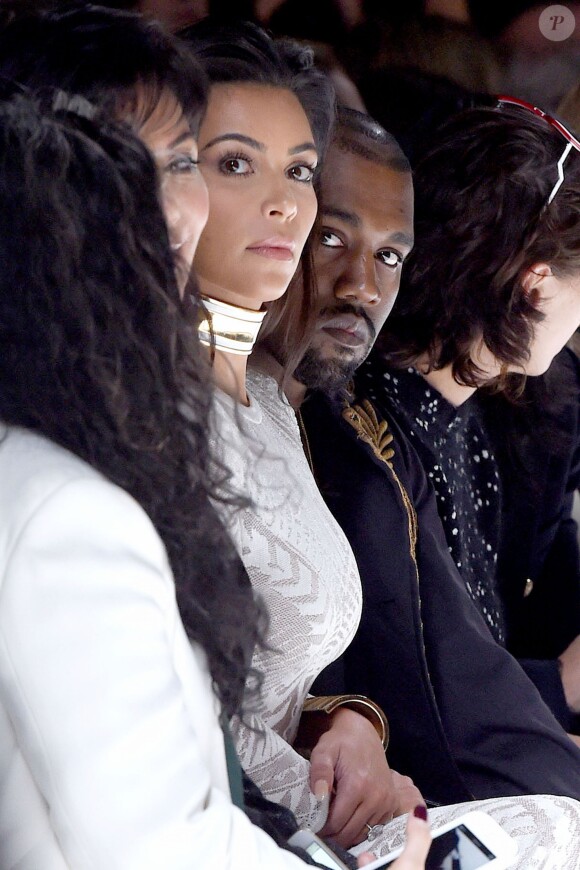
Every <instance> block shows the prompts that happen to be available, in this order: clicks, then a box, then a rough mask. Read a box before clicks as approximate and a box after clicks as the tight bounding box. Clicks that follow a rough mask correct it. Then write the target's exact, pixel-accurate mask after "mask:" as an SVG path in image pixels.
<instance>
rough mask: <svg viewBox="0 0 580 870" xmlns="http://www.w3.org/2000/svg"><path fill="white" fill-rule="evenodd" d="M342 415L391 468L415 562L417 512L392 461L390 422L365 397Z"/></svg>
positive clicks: (346, 407)
mask: <svg viewBox="0 0 580 870" xmlns="http://www.w3.org/2000/svg"><path fill="white" fill-rule="evenodd" d="M342 416H343V417H344V419H345V420H346V421H347V422H348V423H350V425H351V426H352V427H353V429H355V430H356V432H357V434H358V437H359V438H360V439H361V441H364V442H365V444H368V445H369V447H371V448H372V451H373V453H374V454H375V456H376V457H377V459H380V460H381V461H382V462H384V463H385V465H387V466H388V468H389V469H390V471H391V473H392V475H393V478H394V480H395V483H396V484H397V486H398V488H399V492H400V493H401V498H402V499H403V505H404V506H405V510H406V512H407V520H408V532H409V549H410V553H411V557H412V559H413V561H414V562H415V558H416V548H417V513H416V511H415V508H414V506H413V504H412V502H411V499H410V498H409V494H408V492H407V490H406V489H405V487H404V486H403V484H402V483H401V481H400V480H399V478H398V476H397V473H396V471H395V469H394V467H393V463H392V462H391V460H392V458H393V456H394V455H395V448H394V447H392V446H391V445H392V442H393V436H392V434H391V432H390V431H389V424H388V423H387V421H386V420H383V419H381V418H379V416H378V414H377V412H376V410H375V408H374V405H373V404H372V403H371V402H369V400H368V399H363V400H362V402H361V403H360V404H355V403H354V402H353V404H352V405H346V406H345V407H344V408H343V411H342Z"/></svg>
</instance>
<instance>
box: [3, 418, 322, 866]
mask: <svg viewBox="0 0 580 870" xmlns="http://www.w3.org/2000/svg"><path fill="white" fill-rule="evenodd" d="M0 436H1V437H2V440H1V442H0V868H2V870H64V868H72V870H89V868H90V870H186V868H187V870H206V868H208V870H209V868H212V870H213V868H215V870H229V868H231V870H260V868H264V870H265V868H268V870H277V868H288V870H291V868H294V870H301V868H304V866H305V865H304V863H303V862H302V861H301V860H300V859H298V858H297V857H296V856H294V855H292V854H290V853H289V852H285V851H283V850H280V849H278V848H277V846H276V845H275V844H274V842H273V841H272V840H271V839H270V838H269V837H268V836H267V835H266V834H265V833H264V832H263V831H261V830H259V829H257V828H255V827H254V826H253V825H252V824H251V823H250V822H249V820H248V819H247V817H246V816H245V815H244V814H243V813H242V812H241V811H240V810H238V809H237V808H236V807H234V806H233V805H232V803H231V799H230V792H229V785H228V778H227V772H226V763H225V755H224V747H223V740H222V733H221V730H220V727H219V724H218V718H217V713H218V710H217V704H216V701H215V697H214V695H213V693H212V691H211V688H210V683H209V678H208V670H207V666H206V663H205V659H204V655H203V653H202V652H201V651H200V650H199V649H197V648H192V646H191V644H190V642H189V641H188V639H187V636H186V634H185V631H184V629H183V626H182V623H181V620H180V618H179V613H178V609H177V605H176V600H175V588H174V583H173V578H172V574H171V570H170V568H169V564H168V560H167V556H166V553H165V549H164V547H163V544H162V542H161V540H160V538H159V536H158V535H157V533H156V531H155V529H154V527H153V525H152V523H151V521H150V520H149V518H148V517H147V515H146V514H145V512H144V511H143V510H142V508H141V507H140V506H139V505H138V504H137V503H136V502H135V501H134V500H133V499H132V498H131V497H130V496H129V495H127V493H125V492H124V491H123V490H121V489H119V488H118V487H116V486H114V485H113V484H111V483H110V482H108V481H107V480H105V479H104V478H103V477H102V476H101V475H100V474H98V473H97V472H96V471H95V470H94V469H93V468H91V467H90V466H89V465H87V464H86V463H84V462H82V461H81V460H80V459H78V458H77V457H76V456H74V455H72V454H71V453H69V452H67V451H66V450H63V449H62V448H60V447H57V446H56V445H55V444H53V443H52V442H50V441H48V440H46V439H44V438H42V437H39V436H37V435H34V434H32V433H30V432H27V431H24V430H21V429H17V428H8V429H5V428H4V427H0ZM216 582H219V578H216Z"/></svg>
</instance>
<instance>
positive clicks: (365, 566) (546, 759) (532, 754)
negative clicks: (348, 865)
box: [302, 395, 580, 803]
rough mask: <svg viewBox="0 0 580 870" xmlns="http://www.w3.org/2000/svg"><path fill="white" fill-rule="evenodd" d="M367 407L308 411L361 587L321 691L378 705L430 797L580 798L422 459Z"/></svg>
mask: <svg viewBox="0 0 580 870" xmlns="http://www.w3.org/2000/svg"><path fill="white" fill-rule="evenodd" d="M367 412H368V413H367ZM372 412H373V409H372V407H371V408H367V411H365V410H364V409H363V410H362V411H361V412H360V413H357V411H356V408H355V410H354V412H353V411H352V409H351V412H350V417H351V418H354V423H355V424H356V428H355V426H353V425H352V424H351V422H348V420H347V419H345V418H344V416H343V413H342V408H341V407H339V406H338V405H332V404H331V403H330V402H329V401H328V400H327V399H325V398H324V397H322V396H319V395H313V396H310V397H309V398H308V399H307V400H306V402H305V403H304V405H303V407H302V417H303V421H304V424H305V427H306V431H307V435H308V442H309V448H310V452H311V454H312V458H313V464H314V469H315V474H316V478H317V481H318V484H319V486H320V488H321V491H322V493H323V496H324V498H325V500H326V502H327V504H328V505H329V507H330V509H331V511H332V512H333V514H334V515H335V517H336V518H337V520H338V522H339V523H340V525H341V526H342V528H343V529H344V531H345V533H346V535H347V537H348V538H349V540H350V543H351V545H352V547H353V550H354V553H355V556H356V559H357V562H358V566H359V570H360V573H361V579H362V584H363V614H362V619H361V623H360V626H359V629H358V632H357V634H356V637H355V639H354V641H353V642H352V644H351V645H350V647H349V648H348V650H347V651H346V652H345V654H344V655H343V656H342V657H341V658H340V659H339V660H338V662H335V663H334V665H332V666H331V667H330V668H329V669H327V670H326V671H325V672H323V674H322V675H321V676H320V677H319V679H318V680H317V681H316V683H315V685H314V688H313V692H315V693H319V694H326V693H336V692H341V691H347V692H361V693H363V694H366V695H369V696H370V697H372V698H373V699H374V700H375V701H376V702H377V703H379V704H380V705H381V706H382V707H383V708H384V710H385V712H386V713H387V716H388V717H389V722H390V726H391V741H390V746H389V752H388V756H389V761H390V763H391V764H392V766H393V767H394V768H395V769H397V770H399V771H400V772H402V773H406V774H408V775H410V776H411V777H412V778H413V779H414V781H415V782H416V784H417V785H418V787H419V788H420V789H421V791H422V792H423V795H424V797H425V798H426V799H428V800H432V801H434V802H439V803H453V802H458V801H462V800H469V799H470V798H472V797H474V798H488V797H496V796H502V795H515V794H533V793H548V794H550V793H551V794H558V795H567V796H570V797H574V798H576V799H579V798H580V749H578V748H577V747H576V746H574V744H573V743H572V742H571V740H570V739H569V738H568V737H567V735H566V734H565V732H564V731H563V730H562V728H561V727H560V726H559V724H558V723H557V722H556V720H555V719H554V718H553V716H552V714H551V713H550V711H549V710H548V708H547V707H546V706H545V704H544V703H543V701H542V700H541V698H540V696H539V694H538V692H537V690H536V688H535V687H534V686H533V684H532V683H531V682H530V680H529V679H528V678H527V676H526V675H525V674H524V673H523V671H522V669H521V668H520V666H519V665H518V663H517V662H516V661H515V660H514V659H513V658H512V656H511V655H510V654H509V653H507V652H506V651H505V650H504V649H503V648H502V647H500V646H499V645H498V644H497V643H496V642H495V641H494V640H493V638H492V636H491V634H490V632H489V630H488V628H487V625H486V624H485V622H484V621H483V619H482V617H481V615H480V613H479V612H478V610H477V608H476V607H475V605H474V604H473V602H472V601H471V599H470V598H469V596H468V594H467V592H466V590H465V586H464V584H463V581H462V579H461V578H460V576H459V574H458V573H457V569H456V568H455V565H454V564H453V561H452V559H451V556H450V554H449V550H448V547H447V542H446V540H445V536H444V533H443V529H442V526H441V521H440V519H439V516H438V513H437V505H436V501H435V494H434V492H433V490H432V488H431V486H430V485H429V483H428V480H427V478H426V475H425V473H424V471H423V467H422V465H421V463H420V461H419V459H418V457H417V455H416V454H415V452H414V450H413V448H412V447H411V446H410V445H409V443H408V442H407V441H406V439H405V438H404V437H403V435H402V433H401V432H400V431H399V430H398V429H397V428H396V426H395V425H394V424H391V422H390V421H389V430H390V434H391V435H392V436H393V440H392V442H391V443H390V444H389V443H388V440H389V437H390V436H389V433H386V432H384V431H383V430H384V428H385V426H384V425H383V426H382V427H381V426H380V421H376V420H374V419H373V413H372ZM373 442H375V443H374V447H373ZM393 451H394V453H393V455H392V456H391V453H392V452H393ZM385 459H386V461H385Z"/></svg>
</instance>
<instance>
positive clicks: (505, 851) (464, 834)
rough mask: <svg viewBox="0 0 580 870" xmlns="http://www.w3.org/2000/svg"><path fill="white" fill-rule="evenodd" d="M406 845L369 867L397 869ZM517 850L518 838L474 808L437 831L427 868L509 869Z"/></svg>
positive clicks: (461, 869)
mask: <svg viewBox="0 0 580 870" xmlns="http://www.w3.org/2000/svg"><path fill="white" fill-rule="evenodd" d="M403 848H404V847H401V848H399V849H395V850H394V851H393V852H391V853H389V854H388V855H384V856H383V857H382V858H377V860H376V861H373V862H372V863H371V864H367V865H366V868H365V870H386V868H388V867H393V870H395V868H394V862H395V861H396V859H397V858H398V857H399V856H400V855H401V853H402V852H403ZM517 852H518V846H517V843H516V841H515V840H514V839H512V837H510V836H509V835H508V834H506V832H505V831H504V830H503V828H501V827H500V826H499V825H498V823H497V822H496V821H495V820H494V819H492V818H491V816H488V815H486V813H483V812H481V811H479V810H474V811H472V812H470V813H466V814H465V815H463V816H460V817H459V818H458V819H455V821H453V822H449V823H448V824H446V825H442V826H441V827H440V828H438V829H436V830H434V831H433V842H432V843H431V847H430V849H429V853H428V855H427V860H426V862H425V870H480V868H481V870H505V868H507V867H511V865H512V864H513V863H514V861H515V859H516V857H517Z"/></svg>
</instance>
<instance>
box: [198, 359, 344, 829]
mask: <svg viewBox="0 0 580 870" xmlns="http://www.w3.org/2000/svg"><path fill="white" fill-rule="evenodd" d="M248 387H249V395H250V407H247V408H246V407H243V406H241V405H239V404H236V403H235V402H234V400H233V399H231V398H230V397H229V396H227V395H225V394H224V393H221V392H219V393H218V395H217V396H216V402H215V421H214V425H215V427H216V431H217V432H219V438H216V439H215V441H214V450H215V451H216V453H217V455H218V456H220V457H221V458H222V460H223V461H224V463H225V464H226V465H227V466H228V467H229V468H230V469H231V471H232V474H233V478H232V483H233V485H234V487H235V488H236V490H237V491H238V492H240V493H243V494H246V495H249V496H250V498H251V499H252V502H253V505H252V506H251V507H250V508H249V509H244V510H238V511H236V510H226V509H224V507H223V506H220V505H217V507H218V510H219V511H220V513H221V515H222V517H224V518H225V519H226V521H227V524H228V527H229V529H230V532H231V534H232V537H233V539H234V542H235V544H236V547H237V549H238V552H239V554H240V556H241V558H242V560H243V562H244V564H245V566H246V569H247V571H248V574H249V576H250V579H251V581H252V584H253V586H254V588H255V589H256V590H257V591H258V592H259V593H260V594H261V595H262V596H263V598H264V600H265V602H266V604H267V607H268V610H269V614H270V626H269V631H268V636H267V640H268V644H269V645H270V647H271V650H269V651H266V652H264V651H260V652H258V653H257V654H256V655H255V656H254V660H253V665H254V667H256V668H257V669H258V670H260V671H261V672H262V673H263V674H264V683H263V687H262V697H261V701H260V704H259V709H258V711H257V713H256V714H255V715H253V716H247V717H246V718H247V721H248V723H249V724H250V725H252V726H254V727H256V728H257V729H260V730H261V733H257V732H255V731H252V730H251V729H250V728H248V727H247V726H246V725H242V724H240V722H239V721H235V722H234V723H233V725H234V735H235V739H236V747H237V750H238V754H239V756H240V760H241V762H242V765H243V766H244V768H245V770H246V771H247V772H248V774H249V775H250V776H251V777H252V778H253V779H254V781H255V782H256V783H257V784H258V785H259V786H260V788H261V789H262V790H263V792H264V794H265V795H266V796H267V797H269V798H270V799H271V800H274V801H277V802H279V803H282V804H284V805H286V806H288V807H290V809H291V810H293V812H295V813H296V815H297V818H298V821H299V823H305V822H308V823H310V824H311V825H312V827H313V828H315V829H317V828H318V827H319V823H318V820H317V818H316V814H315V810H316V802H315V800H314V798H313V796H312V795H311V793H310V787H309V764H308V762H307V761H306V760H305V759H303V758H302V757H301V756H300V755H298V754H297V753H296V752H295V751H294V750H293V749H292V746H291V743H292V742H293V740H294V738H295V736H296V731H297V728H298V722H299V719H300V714H301V711H302V705H303V703H304V699H305V698H306V696H307V694H308V692H309V689H310V686H311V685H312V682H313V681H314V679H315V678H316V677H317V676H318V674H319V673H320V672H321V671H322V669H323V668H324V667H326V665H328V664H330V662H332V661H334V659H336V658H338V656H340V655H341V653H342V652H343V651H344V649H345V648H346V647H347V646H348V644H349V643H350V641H351V639H352V637H353V635H354V633H355V631H356V628H357V626H358V622H359V619H360V613H361V587H360V578H359V575H358V570H357V567H356V562H355V560H354V556H353V553H352V550H351V548H350V545H349V544H348V542H347V540H346V538H345V536H344V534H343V532H342V530H341V529H340V527H339V526H338V524H337V523H336V521H335V519H334V518H333V516H332V514H331V513H330V511H329V510H328V508H327V507H326V505H325V503H324V501H323V499H322V496H321V495H320V493H319V491H318V488H317V487H316V484H315V482H314V478H313V477H312V474H311V473H310V468H309V467H308V463H307V460H306V457H305V454H304V451H303V448H302V442H301V439H300V431H299V429H298V424H297V421H296V416H295V414H294V411H293V410H292V408H291V407H290V405H289V404H288V403H287V402H286V401H285V400H282V399H281V397H280V396H279V394H278V387H277V384H276V382H275V381H274V380H273V379H272V378H270V377H268V376H266V375H263V374H260V373H257V372H252V373H251V374H250V375H249V378H248Z"/></svg>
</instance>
